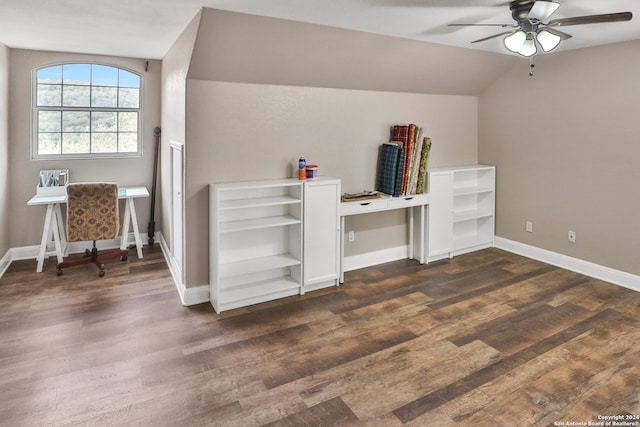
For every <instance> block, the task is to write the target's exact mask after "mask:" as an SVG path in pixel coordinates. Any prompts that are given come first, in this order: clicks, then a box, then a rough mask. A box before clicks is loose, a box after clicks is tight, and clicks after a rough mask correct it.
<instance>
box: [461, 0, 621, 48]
mask: <svg viewBox="0 0 640 427" xmlns="http://www.w3.org/2000/svg"><path fill="white" fill-rule="evenodd" d="M558 7H560V3H556V2H554V1H547V0H514V1H512V2H511V3H509V9H510V10H511V16H512V17H513V19H514V20H515V21H516V23H515V24H449V26H493V27H502V28H511V29H510V30H508V31H503V32H501V33H498V34H494V35H491V36H489V37H484V38H481V39H479V40H474V41H473V42H472V43H478V42H483V41H486V40H490V39H493V38H495V37H500V36H506V37H505V38H504V45H505V46H506V48H507V49H509V50H510V51H511V52H514V53H518V54H520V55H522V56H526V57H531V56H533V55H535V54H536V53H537V52H538V47H537V46H538V45H539V46H540V47H541V48H542V50H543V51H545V52H550V51H552V50H553V49H555V48H556V47H557V46H558V45H559V44H560V41H562V40H566V39H569V38H571V37H572V36H571V35H570V34H567V33H565V32H563V31H560V30H558V29H557V28H558V27H567V26H569V25H583V24H597V23H604V22H620V21H630V20H631V18H632V14H631V12H619V13H606V14H602V15H587V16H576V17H573V18H559V19H552V20H551V21H547V20H548V19H549V17H550V16H551V15H552V14H553V13H554V12H555V11H556V9H558Z"/></svg>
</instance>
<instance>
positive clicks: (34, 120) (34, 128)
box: [30, 61, 145, 160]
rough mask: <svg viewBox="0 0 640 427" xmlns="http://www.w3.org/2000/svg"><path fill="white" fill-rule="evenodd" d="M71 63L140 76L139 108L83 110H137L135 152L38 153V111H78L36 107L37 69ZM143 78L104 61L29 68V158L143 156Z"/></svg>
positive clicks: (57, 63)
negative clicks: (112, 69)
mask: <svg viewBox="0 0 640 427" xmlns="http://www.w3.org/2000/svg"><path fill="white" fill-rule="evenodd" d="M72 64H91V65H103V66H106V67H112V68H117V69H119V70H124V71H128V72H130V73H133V74H135V75H137V76H139V77H140V108H139V109H127V108H122V109H117V108H116V109H114V108H98V107H96V108H87V109H86V110H85V111H138V150H137V151H136V152H135V153H72V154H38V136H39V132H38V114H37V112H38V111H41V110H45V111H46V110H55V111H65V110H67V111H78V110H77V109H75V108H73V107H41V109H39V108H38V107H37V97H38V81H37V80H38V76H37V73H38V71H39V70H42V69H45V68H49V67H55V66H59V65H72ZM144 86H145V79H144V77H143V75H142V73H140V72H138V71H135V70H132V69H130V68H127V67H123V66H120V65H115V64H110V63H104V62H87V61H69V62H56V63H52V64H47V65H42V66H40V67H37V68H34V69H33V70H31V135H30V140H31V144H30V145H31V160H67V159H68V160H97V159H126V158H140V157H142V156H143V151H144V150H143V149H144V131H143V122H144V118H143V116H144V93H145V87H144Z"/></svg>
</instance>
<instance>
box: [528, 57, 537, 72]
mask: <svg viewBox="0 0 640 427" xmlns="http://www.w3.org/2000/svg"><path fill="white" fill-rule="evenodd" d="M535 66H536V64H534V63H533V56H530V57H529V77H533V68H534V67H535Z"/></svg>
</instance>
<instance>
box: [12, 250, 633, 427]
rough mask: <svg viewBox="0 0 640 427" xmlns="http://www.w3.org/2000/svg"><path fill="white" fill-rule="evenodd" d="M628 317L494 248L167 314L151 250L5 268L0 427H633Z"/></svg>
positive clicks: (610, 297)
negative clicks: (103, 261)
mask: <svg viewBox="0 0 640 427" xmlns="http://www.w3.org/2000/svg"><path fill="white" fill-rule="evenodd" d="M639 313H640V293H635V292H633V291H630V290H627V289H624V288H620V287H618V286H615V285H611V284H608V283H604V282H601V281H599V280H596V279H592V278H589V277H585V276H583V275H580V274H577V273H573V272H570V271H566V270H562V269H559V268H556V267H553V266H549V265H546V264H543V263H540V262H537V261H533V260H530V259H527V258H523V257H520V256H517V255H513V254H510V253H507V252H503V251H501V250H498V249H488V250H483V251H479V252H476V253H473V254H468V255H464V256H459V257H456V258H454V259H452V260H445V261H440V262H436V263H432V264H429V265H424V266H423V265H420V264H418V263H417V262H415V261H409V260H403V261H397V262H392V263H388V264H384V265H381V266H378V267H375V268H367V269H363V270H359V271H354V272H350V273H347V274H346V280H345V284H344V285H343V286H340V287H339V288H337V289H336V288H331V289H327V290H322V291H316V292H311V293H308V294H306V295H305V296H303V297H300V296H296V297H291V298H287V299H283V300H279V301H274V302H270V303H265V304H260V305H256V306H253V307H250V308H244V309H238V310H233V311H229V312H225V313H223V314H221V315H217V314H215V312H214V311H213V310H212V308H211V306H210V305H209V304H201V305H198V306H194V307H183V306H182V305H181V304H180V300H179V297H178V295H177V292H176V289H175V286H174V284H173V282H172V280H171V276H170V273H169V271H168V269H167V267H166V264H165V261H164V259H163V257H162V253H161V251H160V249H159V247H158V245H155V246H154V247H153V248H147V247H145V257H144V259H142V260H139V259H138V258H137V257H136V255H135V251H131V256H130V257H129V260H128V261H127V262H124V263H121V262H119V261H117V260H116V261H114V262H110V263H109V264H108V265H107V268H106V276H105V277H104V278H102V279H99V278H98V277H97V276H96V274H95V268H93V266H84V267H76V268H73V269H68V270H65V272H64V275H63V276H61V277H58V276H56V272H55V261H54V260H53V259H50V260H48V261H47V262H46V263H45V269H44V272H43V273H35V261H18V262H14V263H13V264H12V265H11V266H10V267H9V269H8V271H7V272H6V273H5V275H4V277H3V278H2V279H0V324H1V325H2V329H1V331H0V390H1V391H0V393H1V396H2V398H1V400H0V425H3V426H5V425H6V426H95V425H101V426H133V425H150V426H243V427H245V426H261V425H271V426H332V425H340V426H347V425H348V426H360V425H362V426H385V427H388V426H391V427H393V426H401V425H409V426H448V425H461V426H545V425H554V423H555V425H561V423H565V424H564V425H568V424H567V423H569V422H580V423H585V424H584V425H586V423H588V422H589V421H604V420H603V419H600V420H599V419H598V417H607V416H608V417H611V416H622V417H623V418H622V420H618V421H626V422H628V423H629V424H626V425H640V420H639V419H638V418H637V416H639V415H640V363H639V362H640V322H639V320H638V315H639ZM625 418H626V419H625ZM603 425H605V424H603ZM612 425H615V424H612ZM618 425H624V424H618Z"/></svg>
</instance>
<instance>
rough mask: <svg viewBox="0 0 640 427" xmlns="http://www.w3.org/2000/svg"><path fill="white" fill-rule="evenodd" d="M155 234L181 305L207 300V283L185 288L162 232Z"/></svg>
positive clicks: (180, 273)
mask: <svg viewBox="0 0 640 427" xmlns="http://www.w3.org/2000/svg"><path fill="white" fill-rule="evenodd" d="M156 235H157V236H158V243H159V244H160V248H161V249H162V254H163V255H164V259H165V260H166V261H167V266H168V267H169V271H170V272H171V277H172V278H173V282H174V283H175V285H176V290H177V291H178V295H179V296H180V302H182V305H184V306H189V305H196V304H202V303H204V302H209V285H203V286H196V287H193V288H187V287H186V286H185V284H184V280H183V275H182V271H181V270H180V267H179V266H178V264H177V263H176V261H175V258H174V257H173V254H172V253H171V250H170V249H169V245H167V241H166V240H164V236H163V235H162V233H156Z"/></svg>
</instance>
